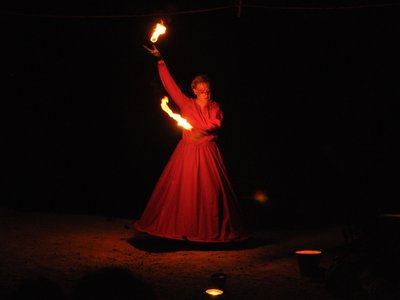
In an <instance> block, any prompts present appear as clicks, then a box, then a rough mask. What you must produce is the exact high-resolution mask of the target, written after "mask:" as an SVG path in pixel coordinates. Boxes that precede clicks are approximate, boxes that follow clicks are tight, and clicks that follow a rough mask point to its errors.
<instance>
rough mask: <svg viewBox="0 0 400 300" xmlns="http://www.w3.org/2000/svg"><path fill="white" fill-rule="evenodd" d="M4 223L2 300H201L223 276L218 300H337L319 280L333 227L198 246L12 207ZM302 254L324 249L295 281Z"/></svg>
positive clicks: (111, 221) (330, 251)
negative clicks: (315, 267)
mask: <svg viewBox="0 0 400 300" xmlns="http://www.w3.org/2000/svg"><path fill="white" fill-rule="evenodd" d="M0 216H1V219H0V234H1V244H2V245H1V247H0V288H1V293H0V299H9V298H14V299H16V298H18V297H20V298H24V299H39V298H34V297H33V295H34V293H40V294H41V296H42V297H41V298H40V299H83V298H85V299H106V298H107V299H163V300H167V299H168V300H169V299H174V300H180V299H182V300H191V299H205V293H204V290H205V289H206V288H208V287H210V286H211V280H210V278H211V275H212V274H215V273H223V274H225V275H226V282H225V294H224V297H220V298H222V299H248V300H250V299H328V300H329V299H336V298H335V297H333V296H332V294H331V293H330V292H329V291H328V289H327V288H326V286H325V281H324V274H325V272H326V270H327V269H329V267H330V266H331V264H332V262H333V260H334V259H335V255H336V254H337V251H338V249H340V247H341V246H342V245H343V243H344V240H343V236H342V234H341V228H340V227H338V226H329V227H325V228H318V229H308V230H305V229H302V230H294V229H290V230H289V229H286V230H264V231H260V232H254V233H253V236H252V238H251V239H250V240H248V241H246V242H242V243H240V244H225V245H220V244H212V245H204V244H196V243H195V244H192V243H187V242H178V241H168V240H163V239H157V238H152V237H148V236H147V237H146V236H138V235H135V233H134V232H133V230H132V228H131V226H130V225H131V221H132V220H127V219H120V218H109V217H103V216H93V215H80V214H58V213H41V212H23V211H16V210H13V209H8V208H0ZM299 249H319V250H322V256H321V261H320V269H319V271H320V273H319V275H317V276H314V277H309V276H301V274H300V272H299V268H298V262H297V258H296V255H295V253H294V251H295V250H299ZM143 293H144V294H146V295H147V296H143V295H142V296H138V295H139V294H143ZM123 294H126V295H129V297H124V298H123V297H122V296H121V295H123ZM27 295H29V297H27ZM43 295H48V297H47V298H46V297H43ZM88 295H89V296H88ZM109 295H112V296H109ZM152 295H153V296H152ZM120 296H121V297H120ZM110 297H111V298H110ZM214 298H215V299H216V297H214Z"/></svg>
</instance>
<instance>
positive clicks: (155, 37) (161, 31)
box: [150, 20, 167, 43]
mask: <svg viewBox="0 0 400 300" xmlns="http://www.w3.org/2000/svg"><path fill="white" fill-rule="evenodd" d="M166 31H167V27H165V26H164V23H163V21H162V20H161V23H157V25H156V27H155V28H154V31H153V35H152V36H151V38H150V41H151V42H152V43H155V42H157V40H158V37H159V36H160V35H161V34H164V33H165V32H166Z"/></svg>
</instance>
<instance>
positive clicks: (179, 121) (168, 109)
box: [161, 96, 193, 130]
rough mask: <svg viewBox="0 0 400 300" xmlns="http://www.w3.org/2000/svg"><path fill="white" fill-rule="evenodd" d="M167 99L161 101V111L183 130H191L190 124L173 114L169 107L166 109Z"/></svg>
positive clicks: (165, 97)
mask: <svg viewBox="0 0 400 300" xmlns="http://www.w3.org/2000/svg"><path fill="white" fill-rule="evenodd" d="M167 103H168V97H167V96H164V97H163V98H162V99H161V108H162V109H163V111H165V112H166V113H167V114H168V115H169V116H170V117H171V118H172V119H174V120H175V121H176V122H177V123H178V125H179V126H182V127H183V128H185V129H187V130H191V129H192V128H193V126H192V125H190V123H189V122H188V121H187V120H186V119H184V118H182V117H181V115H179V114H176V113H174V112H173V111H172V110H171V109H170V108H169V107H168V104H167Z"/></svg>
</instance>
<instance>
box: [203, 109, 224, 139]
mask: <svg viewBox="0 0 400 300" xmlns="http://www.w3.org/2000/svg"><path fill="white" fill-rule="evenodd" d="M223 118H224V115H223V113H222V110H221V108H220V106H219V105H218V104H217V103H216V102H213V103H212V106H211V114H210V119H209V125H208V126H207V131H210V132H212V131H214V130H217V129H219V128H220V127H221V125H222V120H223Z"/></svg>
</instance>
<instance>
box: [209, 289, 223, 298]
mask: <svg viewBox="0 0 400 300" xmlns="http://www.w3.org/2000/svg"><path fill="white" fill-rule="evenodd" d="M206 293H207V294H209V295H212V296H219V295H222V294H223V293H224V291H222V290H220V289H208V290H206Z"/></svg>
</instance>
